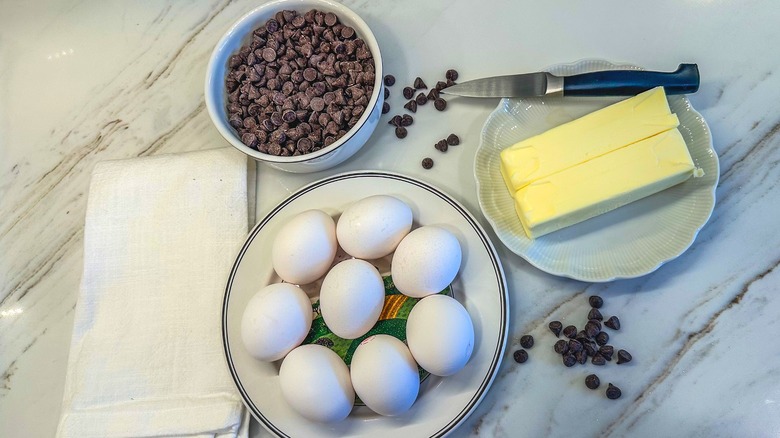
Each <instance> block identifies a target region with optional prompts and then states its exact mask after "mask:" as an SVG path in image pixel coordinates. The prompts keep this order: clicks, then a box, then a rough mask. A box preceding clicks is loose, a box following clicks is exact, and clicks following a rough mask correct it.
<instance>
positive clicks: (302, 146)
mask: <svg viewBox="0 0 780 438" xmlns="http://www.w3.org/2000/svg"><path fill="white" fill-rule="evenodd" d="M313 146H314V142H312V141H311V139H310V138H308V137H303V138H301V139H300V140H298V143H297V144H296V148H297V149H298V150H299V151H301V152H302V153H306V152H309V151H310V150H311V148H312V147H313Z"/></svg>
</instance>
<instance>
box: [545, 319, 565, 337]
mask: <svg viewBox="0 0 780 438" xmlns="http://www.w3.org/2000/svg"><path fill="white" fill-rule="evenodd" d="M547 327H549V328H550V331H551V332H553V334H554V335H555V337H556V338H557V337H559V336H560V335H561V330H563V324H561V322H560V321H553V322H551V323H550V324H548V325H547Z"/></svg>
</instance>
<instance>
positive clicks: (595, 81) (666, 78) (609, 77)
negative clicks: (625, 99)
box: [563, 64, 699, 96]
mask: <svg viewBox="0 0 780 438" xmlns="http://www.w3.org/2000/svg"><path fill="white" fill-rule="evenodd" d="M658 86H663V87H664V89H665V90H666V94H689V93H695V92H696V90H698V89H699V67H698V66H697V65H696V64H680V66H679V67H677V70H675V71H673V72H671V73H665V72H657V71H643V70H609V71H597V72H593V73H584V74H579V75H573V76H564V77H563V95H564V96H633V95H635V94H639V93H641V92H643V91H647V90H649V89H651V88H655V87H658Z"/></svg>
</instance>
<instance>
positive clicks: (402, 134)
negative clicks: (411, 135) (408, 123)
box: [395, 126, 407, 138]
mask: <svg viewBox="0 0 780 438" xmlns="http://www.w3.org/2000/svg"><path fill="white" fill-rule="evenodd" d="M406 134H407V132H406V128H404V127H403V126H399V127H397V128H395V136H396V137H398V138H406Z"/></svg>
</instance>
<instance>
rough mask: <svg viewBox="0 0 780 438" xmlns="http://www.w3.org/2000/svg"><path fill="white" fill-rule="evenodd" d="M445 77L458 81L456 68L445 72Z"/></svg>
mask: <svg viewBox="0 0 780 438" xmlns="http://www.w3.org/2000/svg"><path fill="white" fill-rule="evenodd" d="M444 77H445V78H447V80H448V81H457V80H458V72H457V71H456V70H454V69H449V70H447V73H445V74H444Z"/></svg>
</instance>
